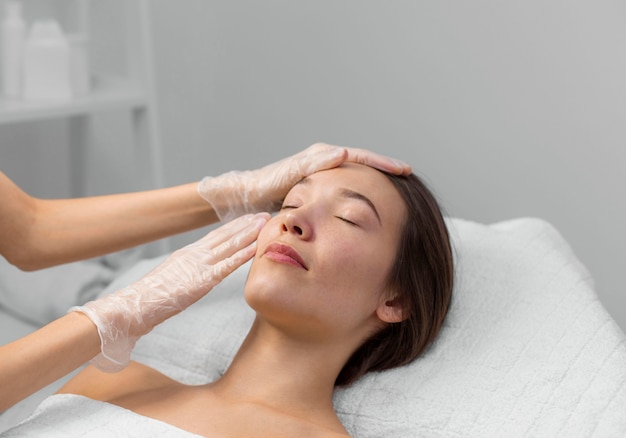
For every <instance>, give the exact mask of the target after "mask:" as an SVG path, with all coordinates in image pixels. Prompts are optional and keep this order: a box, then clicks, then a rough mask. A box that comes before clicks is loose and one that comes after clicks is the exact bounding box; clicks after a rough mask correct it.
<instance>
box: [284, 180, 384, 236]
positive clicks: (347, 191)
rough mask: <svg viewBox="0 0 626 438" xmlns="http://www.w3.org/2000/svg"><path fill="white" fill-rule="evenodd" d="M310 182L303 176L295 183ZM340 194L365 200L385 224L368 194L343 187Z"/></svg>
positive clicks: (379, 221) (306, 183)
mask: <svg viewBox="0 0 626 438" xmlns="http://www.w3.org/2000/svg"><path fill="white" fill-rule="evenodd" d="M310 182H311V180H310V179H309V178H308V177H306V178H302V179H301V180H300V181H298V182H297V183H296V184H295V185H299V184H302V185H308V184H310ZM339 196H341V197H342V198H347V199H356V200H357V201H362V202H364V203H365V204H366V205H367V206H368V207H369V208H370V209H371V210H372V212H373V213H374V215H375V216H376V219H378V223H379V224H380V225H382V224H383V223H382V221H381V220H380V215H379V214H378V210H376V206H375V205H374V203H373V202H372V201H371V199H370V198H368V197H367V196H365V195H364V194H362V193H359V192H355V191H354V190H350V189H346V188H342V189H340V190H339Z"/></svg>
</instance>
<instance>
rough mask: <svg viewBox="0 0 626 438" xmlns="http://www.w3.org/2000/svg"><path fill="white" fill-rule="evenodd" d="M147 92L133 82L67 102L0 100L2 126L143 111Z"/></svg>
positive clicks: (99, 89) (109, 86) (101, 87)
mask: <svg viewBox="0 0 626 438" xmlns="http://www.w3.org/2000/svg"><path fill="white" fill-rule="evenodd" d="M146 105H148V97H147V95H146V93H145V92H144V91H143V90H142V89H141V88H140V87H138V86H133V85H131V84H129V83H123V82H121V83H120V82H118V83H110V84H101V85H99V86H97V87H95V88H94V90H92V91H91V92H90V93H89V94H87V95H85V96H81V97H76V98H73V99H71V100H67V101H29V100H16V99H5V98H0V124H7V123H18V122H33V121H37V120H45V119H53V118H62V117H68V116H75V115H81V114H90V113H93V112H96V111H102V110H112V109H132V108H142V107H145V106H146Z"/></svg>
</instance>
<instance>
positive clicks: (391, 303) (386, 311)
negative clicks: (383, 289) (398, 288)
mask: <svg viewBox="0 0 626 438" xmlns="http://www.w3.org/2000/svg"><path fill="white" fill-rule="evenodd" d="M403 304H404V303H403V300H402V298H401V297H398V296H396V297H393V298H391V299H387V300H384V301H383V302H382V303H380V305H379V306H378V308H377V309H376V316H378V319H380V320H381V321H383V322H387V323H393V322H402V321H404V320H405V319H406V318H405V317H404V305H403Z"/></svg>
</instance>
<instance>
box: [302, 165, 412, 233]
mask: <svg viewBox="0 0 626 438" xmlns="http://www.w3.org/2000/svg"><path fill="white" fill-rule="evenodd" d="M298 186H302V187H310V188H311V190H320V191H325V192H328V193H329V194H330V193H331V192H335V193H340V192H341V191H342V190H344V189H347V190H350V191H353V192H356V193H359V194H361V195H363V196H365V197H367V198H368V199H369V200H370V201H371V202H372V204H374V207H375V208H376V210H377V211H378V213H379V215H380V218H381V222H382V223H383V224H390V225H392V226H399V224H400V223H401V222H402V219H403V218H404V214H405V211H406V206H405V203H404V200H403V199H402V197H401V196H400V194H399V193H398V191H397V190H396V188H395V187H394V185H393V184H392V183H391V181H389V179H388V177H387V176H386V175H385V174H384V173H382V172H380V171H378V170H376V169H374V168H372V167H369V166H365V165H361V164H355V163H344V164H342V165H341V166H340V167H336V168H334V169H328V170H324V171H320V172H317V173H314V174H313V175H310V176H309V177H307V178H305V179H303V180H302V181H300V183H299V184H297V185H296V186H295V187H294V189H295V188H296V187H298Z"/></svg>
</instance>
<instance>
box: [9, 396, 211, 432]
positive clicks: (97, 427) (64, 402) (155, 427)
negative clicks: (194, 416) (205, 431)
mask: <svg viewBox="0 0 626 438" xmlns="http://www.w3.org/2000/svg"><path fill="white" fill-rule="evenodd" d="M0 436H2V437H4V438H8V437H24V438H26V437H36V438H40V437H46V438H67V437H76V438H77V437H89V438H100V437H102V438H105V437H106V438H111V437H115V438H123V437H129V438H130V437H134V438H136V437H163V438H170V437H175V438H178V437H180V438H188V437H189V438H191V437H198V436H199V435H196V434H193V433H190V432H187V431H184V430H181V429H179V428H177V427H174V426H172V425H170V424H167V423H164V422H162V421H158V420H154V419H152V418H148V417H144V416H143V415H138V414H136V413H134V412H132V411H129V410H127V409H124V408H120V407H119V406H115V405H112V404H109V403H103V402H99V401H95V400H91V399H89V398H86V397H82V396H79V395H73V394H60V395H55V396H52V397H48V398H47V399H46V400H45V401H44V402H43V403H42V404H41V405H40V406H39V407H38V408H37V410H36V411H35V412H34V413H33V415H32V416H31V417H30V418H28V419H27V420H26V421H25V422H23V423H22V424H20V425H18V426H16V427H14V428H12V429H10V430H8V431H6V432H4V433H2V434H0Z"/></svg>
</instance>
